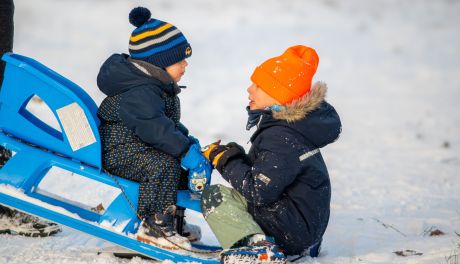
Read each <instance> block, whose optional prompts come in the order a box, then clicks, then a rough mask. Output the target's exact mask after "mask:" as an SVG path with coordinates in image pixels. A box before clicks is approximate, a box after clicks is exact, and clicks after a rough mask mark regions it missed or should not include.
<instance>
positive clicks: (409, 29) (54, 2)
mask: <svg viewBox="0 0 460 264" xmlns="http://www.w3.org/2000/svg"><path fill="white" fill-rule="evenodd" d="M137 5H144V6H147V7H148V8H150V10H151V11H152V14H153V16H154V17H157V18H159V19H162V20H165V21H168V22H171V23H173V24H174V25H176V26H177V27H178V28H179V29H181V30H182V31H183V32H184V34H185V35H186V37H187V38H188V40H189V42H190V43H191V44H192V47H193V52H194V54H193V56H192V58H191V59H190V60H189V67H188V69H187V74H186V76H185V77H184V78H183V81H182V84H185V85H187V86H188V88H187V89H186V90H184V91H183V93H181V100H182V110H183V111H182V113H183V115H182V116H183V118H182V120H183V122H184V123H185V124H186V125H187V126H188V127H189V128H190V130H191V131H192V133H193V134H194V135H195V136H197V137H198V138H199V139H200V140H201V142H202V143H208V142H213V141H215V140H216V139H222V141H223V142H228V141H236V142H238V143H240V144H243V145H244V146H245V147H246V148H249V145H248V144H246V142H247V141H248V138H249V136H250V133H251V132H252V131H251V132H247V131H246V130H245V123H246V112H245V109H244V107H245V106H246V104H247V94H246V88H247V87H248V86H249V84H250V81H249V76H250V74H251V73H252V70H253V69H254V67H255V66H256V65H258V64H259V63H261V62H262V61H263V60H265V59H267V58H269V57H272V56H276V55H278V54H280V53H282V52H283V51H284V49H285V48H287V47H288V46H291V45H294V44H305V45H309V46H312V47H314V48H315V49H316V50H317V52H318V54H319V56H320V64H319V69H318V72H317V74H316V77H315V79H316V80H323V81H325V82H327V83H328V85H329V94H328V100H329V102H330V103H332V104H333V105H334V106H335V107H336V109H337V110H338V112H339V114H340V115H341V118H342V123H343V133H342V135H341V137H340V139H339V141H337V142H336V143H334V144H333V145H331V146H328V147H326V148H325V149H324V150H322V152H323V156H324V158H325V159H326V162H327V164H328V168H329V172H330V177H331V181H332V186H333V190H332V213H331V219H330V224H329V227H328V230H327V231H326V234H325V237H324V244H323V252H322V254H321V257H319V258H317V259H309V258H305V259H302V260H301V261H300V262H301V263H426V264H428V263H430V264H431V263H446V264H454V263H455V264H458V263H460V175H459V171H460V137H459V135H460V103H459V100H460V48H459V47H460V28H459V25H460V16H459V15H458V14H460V2H459V1H454V0H443V1H441V0H439V1H423V0H419V1H416V0H414V1H401V0H386V1H384V0H381V1H367V0H355V1H339V0H322V1H320V0H312V1H304V0H291V1H274V0H259V1H244V0H235V1H212V0H191V1H170V0H169V1H168V0H162V1H126V0H110V1H108V0H99V1H91V0H66V1H64V0H61V1H58V0H40V1H34V0H21V1H16V14H15V22H16V32H15V52H17V53H20V54H24V55H27V56H30V57H33V58H35V59H37V60H39V61H40V62H42V63H44V64H46V65H48V66H49V67H51V68H53V69H54V70H56V71H57V72H59V73H61V74H62V75H64V76H66V77H67V78H69V79H70V80H72V81H74V82H75V83H77V84H79V85H80V86H81V87H83V88H84V89H85V90H86V91H87V92H88V93H89V94H90V95H91V96H92V98H93V99H94V100H95V101H96V102H97V103H98V104H99V103H100V102H101V101H102V99H103V98H104V97H103V94H102V93H101V92H99V90H98V89H97V87H96V75H97V72H98V69H99V66H100V65H101V64H102V62H103V61H104V60H105V59H106V58H107V57H108V56H109V55H110V54H111V53H113V52H127V43H128V38H129V35H130V33H131V30H132V29H133V27H132V26H131V25H130V24H129V23H128V18H127V17H128V13H129V11H130V10H131V8H133V7H135V6H137ZM36 109H37V111H41V110H40V106H39V105H37V106H36ZM213 176H214V180H213V181H214V182H222V179H221V178H220V177H219V175H218V174H217V173H215V174H214V175H213ZM51 185H52V184H51ZM56 185H58V183H56ZM190 218H191V219H192V220H196V219H198V218H197V216H196V215H191V216H190ZM435 229H439V230H441V231H442V232H444V233H445V234H444V235H441V236H430V232H431V231H433V230H435ZM204 240H205V241H207V242H209V243H216V242H215V239H214V238H213V236H212V234H211V232H210V231H209V230H207V229H206V230H205V239H204ZM107 245H109V243H107V242H104V241H101V240H98V239H96V238H93V237H91V236H88V235H86V234H82V233H79V232H77V231H74V230H72V229H68V228H64V232H62V233H60V234H59V235H58V236H56V237H51V238H43V239H32V238H23V237H12V236H7V235H1V236H0V263H149V262H148V261H145V260H141V259H138V258H136V259H133V260H121V259H117V258H115V257H112V256H110V255H101V256H97V255H95V254H94V251H95V248H98V247H103V246H107ZM405 250H414V251H416V253H422V255H420V254H416V255H413V256H407V257H402V256H398V255H397V254H395V253H394V252H396V251H405Z"/></svg>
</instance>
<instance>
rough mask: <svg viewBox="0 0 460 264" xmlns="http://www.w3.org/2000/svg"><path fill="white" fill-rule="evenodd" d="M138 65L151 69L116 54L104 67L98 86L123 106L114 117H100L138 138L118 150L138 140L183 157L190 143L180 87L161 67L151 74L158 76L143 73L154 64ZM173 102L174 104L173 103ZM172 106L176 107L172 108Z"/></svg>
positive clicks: (120, 145) (118, 108)
mask: <svg viewBox="0 0 460 264" xmlns="http://www.w3.org/2000/svg"><path fill="white" fill-rule="evenodd" d="M133 62H135V63H133ZM136 64H137V65H140V66H147V65H145V62H142V61H135V60H131V59H129V58H128V56H127V55H120V54H113V55H112V56H111V57H110V58H108V59H107V61H106V62H105V63H104V64H103V65H102V67H101V69H100V72H99V75H98V76H97V85H98V86H99V89H100V90H101V91H102V92H103V93H105V94H106V95H107V96H108V98H110V97H115V96H117V97H118V98H117V99H118V102H117V103H119V106H117V113H114V117H110V116H107V115H104V116H101V115H100V116H99V117H100V118H101V119H102V121H107V122H108V123H109V124H110V122H114V121H121V122H122V123H123V125H125V126H126V127H127V128H128V129H129V130H130V131H131V132H132V135H133V136H135V137H136V138H135V139H131V138H129V139H128V138H127V142H120V143H119V144H118V146H117V147H123V144H126V143H128V141H129V143H132V142H131V141H132V140H134V141H139V142H143V143H146V144H147V146H149V147H153V148H155V149H158V150H161V151H163V152H165V153H167V154H170V155H172V156H174V157H176V158H179V157H180V156H181V155H182V154H184V153H185V152H186V151H187V150H188V148H189V144H190V141H189V139H188V137H187V135H188V130H187V129H186V128H185V127H184V126H183V125H182V124H181V123H180V122H179V119H180V102H179V98H178V97H177V94H178V93H179V92H180V88H179V87H178V86H177V84H176V83H175V82H174V81H172V79H171V78H170V77H169V76H168V75H167V73H166V72H165V71H163V70H161V69H159V68H157V69H155V70H153V71H152V72H150V73H149V74H151V75H155V76H149V75H147V74H146V73H145V72H143V71H144V70H145V69H146V68H149V67H150V68H151V67H154V66H153V65H148V66H147V67H136ZM142 64H144V65H142ZM171 100H174V101H173V102H172V103H171ZM104 103H105V102H103V103H102V104H101V108H102V107H104V105H103V104H104ZM168 104H173V106H172V107H168ZM114 119H120V120H114ZM120 136H121V135H120ZM136 139H137V140H136Z"/></svg>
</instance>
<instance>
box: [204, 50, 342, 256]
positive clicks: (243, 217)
mask: <svg viewBox="0 0 460 264" xmlns="http://www.w3.org/2000/svg"><path fill="white" fill-rule="evenodd" d="M318 63H319V58H318V55H317V53H316V51H315V50H314V49H312V48H309V47H306V46H301V45H299V46H293V47H290V48H288V49H287V50H286V51H285V52H284V53H283V54H282V55H281V56H278V57H274V58H271V59H269V60H267V61H265V62H264V63H262V64H261V65H260V66H259V67H257V68H256V69H255V71H254V73H253V74H252V76H251V80H252V85H251V86H250V87H249V88H248V90H247V91H248V93H249V101H250V102H249V106H248V113H249V119H248V124H247V129H248V130H249V129H251V128H252V127H254V126H257V129H256V131H255V132H254V134H253V135H252V137H251V139H250V141H251V143H252V146H251V149H250V150H249V153H248V154H246V153H245V151H244V149H243V148H242V147H241V146H239V145H238V144H236V143H229V144H227V145H220V144H219V143H214V144H211V145H209V146H207V147H206V149H204V150H203V151H204V154H205V157H206V158H208V159H209V160H210V162H211V163H212V164H213V166H214V167H215V168H216V169H217V170H218V171H219V172H220V173H221V174H222V176H223V178H224V179H226V180H227V181H228V182H229V183H230V184H231V185H232V186H233V189H232V188H228V187H224V186H222V185H213V186H210V187H209V188H207V189H206V190H205V191H204V192H203V195H202V201H201V205H202V210H203V214H204V216H205V218H206V220H207V222H208V223H209V225H210V226H211V228H212V230H213V231H214V233H215V235H216V237H217V239H218V240H219V242H220V243H221V245H222V246H223V247H224V249H225V250H224V251H223V253H222V255H221V256H222V260H223V262H224V263H228V262H232V261H234V260H241V259H245V260H248V261H249V262H255V261H262V262H263V261H265V260H266V261H275V262H284V261H285V260H286V257H285V255H300V256H306V255H309V256H312V257H316V256H317V255H318V253H319V246H320V244H321V241H322V236H323V234H324V232H325V230H326V227H327V224H328V221H329V208H330V199H331V185H330V181H329V175H328V172H327V168H326V164H325V163H324V160H323V158H322V156H321V152H320V148H322V147H324V146H326V145H328V144H329V143H332V142H334V141H335V140H336V139H337V138H338V136H339V134H340V132H341V122H340V118H339V116H338V114H337V112H336V111H335V109H334V108H333V107H332V106H331V105H330V104H329V103H327V102H326V101H325V100H324V99H325V95H326V90H327V87H326V85H325V84H324V83H321V82H318V83H316V84H314V85H312V78H313V75H314V74H315V72H316V69H317V67H318Z"/></svg>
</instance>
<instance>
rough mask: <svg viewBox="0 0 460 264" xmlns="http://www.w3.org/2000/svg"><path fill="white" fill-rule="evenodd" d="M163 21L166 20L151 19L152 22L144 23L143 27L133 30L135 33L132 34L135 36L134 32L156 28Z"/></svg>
mask: <svg viewBox="0 0 460 264" xmlns="http://www.w3.org/2000/svg"><path fill="white" fill-rule="evenodd" d="M161 23H165V22H164V21H161V20H156V19H155V20H153V21H151V22H148V23H146V24H144V25H142V26H141V27H138V28H136V29H135V30H133V33H132V34H131V36H134V34H137V33H138V32H140V31H143V30H145V29H149V28H155V27H157V26H159V25H160V24H161Z"/></svg>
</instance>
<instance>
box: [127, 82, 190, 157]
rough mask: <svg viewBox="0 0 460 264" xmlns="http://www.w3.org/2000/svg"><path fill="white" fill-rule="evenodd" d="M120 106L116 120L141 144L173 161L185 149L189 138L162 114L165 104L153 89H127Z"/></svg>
mask: <svg viewBox="0 0 460 264" xmlns="http://www.w3.org/2000/svg"><path fill="white" fill-rule="evenodd" d="M120 104H121V105H120V118H121V119H122V120H123V122H124V123H125V124H126V126H127V127H128V128H129V129H131V130H132V131H133V132H134V134H135V135H136V136H138V137H139V138H140V139H141V140H142V141H144V142H146V143H148V144H150V145H152V147H154V148H156V149H159V150H161V151H163V152H166V153H168V154H170V155H172V156H174V157H177V158H178V157H180V156H181V155H182V154H183V153H184V152H186V151H187V150H188V147H189V139H188V138H187V137H186V136H185V135H184V134H183V133H182V132H181V131H180V130H179V129H178V128H177V127H176V124H175V123H174V121H173V120H171V119H170V118H168V117H167V116H166V115H165V103H164V101H163V99H162V98H161V96H160V95H159V94H157V93H155V91H153V89H150V88H149V87H139V88H135V89H131V90H129V91H128V92H126V93H125V94H124V95H123V97H122V99H121V103H120Z"/></svg>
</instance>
